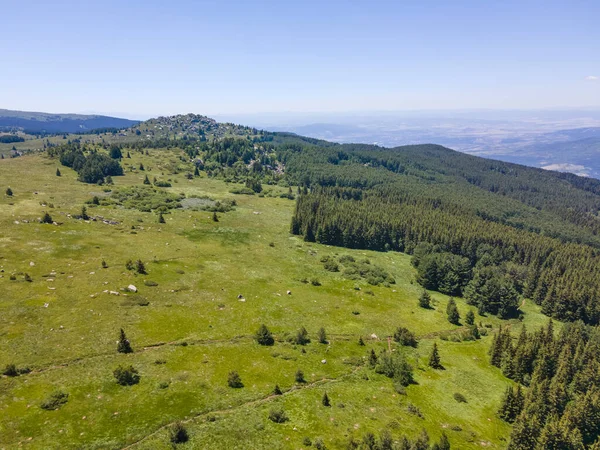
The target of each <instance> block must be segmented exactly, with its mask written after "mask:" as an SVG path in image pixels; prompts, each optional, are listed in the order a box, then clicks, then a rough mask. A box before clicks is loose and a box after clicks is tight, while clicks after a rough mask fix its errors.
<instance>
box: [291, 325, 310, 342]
mask: <svg viewBox="0 0 600 450" xmlns="http://www.w3.org/2000/svg"><path fill="white" fill-rule="evenodd" d="M309 342H310V339H309V338H308V331H306V328H304V327H302V328H300V329H299V330H298V332H297V333H296V337H295V338H294V343H295V344H297V345H306V344H308V343H309Z"/></svg>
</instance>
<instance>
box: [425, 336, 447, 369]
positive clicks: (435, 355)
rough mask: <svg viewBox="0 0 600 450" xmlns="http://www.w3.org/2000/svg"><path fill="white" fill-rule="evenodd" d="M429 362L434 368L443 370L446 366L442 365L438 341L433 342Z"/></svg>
mask: <svg viewBox="0 0 600 450" xmlns="http://www.w3.org/2000/svg"><path fill="white" fill-rule="evenodd" d="M427 364H428V365H429V367H431V368H432V369H438V370H441V369H443V368H444V366H442V362H441V359H440V354H439V351H438V347H437V343H436V342H434V343H433V347H432V349H431V353H430V354H429V360H428V362H427Z"/></svg>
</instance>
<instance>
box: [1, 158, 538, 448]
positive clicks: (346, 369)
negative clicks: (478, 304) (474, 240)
mask: <svg viewBox="0 0 600 450" xmlns="http://www.w3.org/2000/svg"><path fill="white" fill-rule="evenodd" d="M159 155H160V156H159ZM124 162H126V163H132V164H133V165H136V166H137V164H139V162H143V163H144V165H145V166H146V168H147V169H148V168H150V169H151V170H150V171H147V173H148V175H149V176H150V178H152V177H153V176H157V177H158V178H161V179H164V178H172V179H173V180H176V181H177V182H176V183H174V184H173V186H174V187H173V188H171V189H170V190H172V191H173V192H175V193H178V192H185V193H186V194H188V195H191V194H199V195H202V194H209V195H211V196H212V197H213V198H226V197H231V196H232V194H229V193H228V191H229V188H230V187H229V186H227V185H226V184H225V183H223V182H220V181H216V180H210V179H207V178H200V179H195V180H193V181H188V180H185V179H184V177H183V176H182V175H174V176H173V175H168V172H167V171H164V170H165V169H166V168H167V167H169V166H170V165H171V164H176V158H175V154H171V153H169V152H162V153H159V152H158V151H156V152H152V151H151V154H150V156H140V155H139V154H135V155H134V156H133V159H132V160H124ZM55 170H56V162H55V161H51V160H48V159H47V158H46V157H44V156H42V155H37V156H26V157H22V158H16V159H11V160H2V161H0V180H2V186H1V187H2V197H0V229H2V231H3V232H2V235H1V237H0V266H1V268H2V269H4V273H1V274H0V275H2V276H3V277H2V278H0V292H2V294H0V298H1V300H0V342H2V346H1V347H0V365H2V366H4V365H5V364H7V363H15V364H17V365H18V366H30V367H31V368H33V369H34V373H32V374H29V375H26V376H21V377H17V378H6V377H4V378H0V448H13V447H16V446H17V445H18V443H19V442H22V443H23V445H24V446H25V445H26V446H27V447H29V448H122V447H124V446H126V445H128V444H134V443H136V442H138V441H140V440H141V442H139V443H137V444H136V445H133V446H132V448H140V449H141V448H147V449H151V448H152V449H154V448H168V440H167V432H166V430H165V429H164V428H161V427H162V426H163V425H165V424H168V423H171V422H173V421H175V420H187V421H189V422H188V429H189V430H190V432H191V436H192V438H191V441H190V442H189V443H188V444H185V445H184V446H181V448H215V446H216V445H218V446H220V447H222V448H236V447H237V448H248V447H254V448H263V447H264V448H267V447H268V448H301V447H302V438H303V437H304V436H310V437H311V438H313V439H314V438H315V437H318V436H320V437H322V438H323V439H324V440H325V443H326V444H327V447H328V448H342V447H343V445H344V443H345V442H346V440H347V436H349V435H351V434H353V435H355V436H356V437H359V438H360V437H362V435H363V434H364V432H366V431H367V430H371V431H374V432H376V433H378V432H379V431H380V430H381V429H383V428H385V427H389V428H390V430H391V431H392V433H393V435H394V437H399V436H401V435H402V434H403V433H406V434H409V435H415V434H416V433H418V432H419V431H420V429H421V428H422V427H425V428H426V429H427V430H428V431H429V432H430V434H431V435H432V437H434V438H437V437H438V436H439V434H440V433H441V431H442V430H443V429H446V430H447V432H448V434H449V437H450V440H451V442H452V444H453V445H454V446H455V448H478V447H480V446H482V445H486V446H487V447H488V448H503V447H504V446H505V442H504V441H503V438H506V437H507V436H508V432H509V428H508V427H507V426H506V425H505V424H503V423H502V422H501V421H499V420H498V419H497V418H496V417H495V416H494V413H495V411H496V409H497V406H498V404H499V401H500V397H501V395H502V393H503V390H504V386H505V385H506V383H507V381H506V380H505V379H504V378H503V376H502V375H501V373H500V372H499V371H498V370H497V369H495V368H491V367H490V366H489V364H488V362H487V360H488V358H487V353H486V352H487V348H488V347H489V344H490V341H491V337H486V338H484V339H482V340H481V341H478V342H471V343H468V342H465V343H453V342H447V341H441V340H440V339H436V333H438V332H441V331H444V330H451V329H453V328H456V327H455V326H453V325H450V324H449V323H448V322H447V321H446V320H445V314H444V311H445V304H446V302H447V298H446V297H445V296H442V295H439V294H435V293H434V294H433V297H434V299H435V301H436V303H437V305H436V310H434V311H426V310H423V309H420V308H418V307H417V306H416V299H417V297H418V294H419V291H420V289H419V287H418V286H417V285H416V284H414V283H413V278H414V272H413V269H412V268H411V266H410V263H409V257H408V256H406V255H403V254H398V253H375V252H368V251H350V250H344V249H338V248H328V247H325V246H322V245H318V244H307V243H305V242H302V241H301V240H298V239H297V238H296V237H290V235H289V234H288V227H289V220H290V216H291V213H292V209H293V202H291V201H289V200H287V199H280V198H267V197H265V198H259V197H256V196H251V197H247V196H237V197H236V200H237V201H238V205H239V206H238V207H237V208H236V210H235V211H233V212H229V213H227V214H221V215H220V221H219V222H218V223H215V222H213V221H212V220H211V214H210V213H207V212H191V211H188V210H177V211H175V212H173V213H172V214H169V215H166V216H165V218H166V222H167V223H166V224H163V225H160V224H158V223H157V220H156V216H155V215H154V214H150V213H141V212H138V211H131V210H123V209H109V208H102V207H101V208H97V209H89V211H88V212H89V213H90V214H92V215H95V214H99V215H102V216H104V217H106V218H110V219H114V220H117V221H119V222H120V224H119V225H106V224H103V223H101V222H91V223H85V222H83V221H78V220H75V219H70V218H68V217H66V215H63V214H62V213H72V214H76V213H78V212H79V211H80V209H81V205H82V204H83V202H84V201H85V200H88V199H89V198H90V197H91V196H92V195H94V194H97V193H101V192H102V190H101V188H99V187H97V186H93V185H84V184H82V183H79V182H77V181H76V174H75V173H74V172H73V171H71V170H70V169H67V168H62V167H61V171H62V173H63V176H62V177H56V176H55ZM161 171H164V176H161V173H160V172H161ZM144 175H145V173H144V172H139V173H136V172H129V171H128V172H127V174H126V175H125V176H124V177H118V178H115V182H116V184H117V186H119V185H130V184H141V182H142V180H143V177H144ZM6 186H11V188H12V189H13V191H14V192H15V196H14V197H13V198H12V199H8V198H7V197H5V196H4V195H3V192H4V190H5V187H6ZM273 189H274V190H275V191H277V192H278V191H281V192H283V191H284V189H283V188H273ZM40 202H42V203H43V202H51V203H53V204H54V208H53V209H48V208H47V207H43V206H41V205H40ZM10 203H13V204H12V205H11V204H10ZM45 210H48V211H49V212H50V213H51V214H52V216H53V217H54V219H55V220H56V221H59V222H63V224H62V225H61V226H58V227H56V226H52V225H40V224H37V223H23V222H22V221H23V219H28V220H34V219H35V218H37V217H40V216H41V215H42V213H43V211H45ZM256 213H260V214H256ZM15 221H19V222H21V223H19V224H15V223H14V222H15ZM132 225H135V226H136V227H137V228H138V229H137V230H136V232H137V234H131V227H132ZM269 243H273V244H274V246H270V245H269ZM345 253H347V254H352V255H354V256H356V257H362V256H363V255H366V256H368V257H369V258H370V259H371V260H372V261H373V263H375V264H379V265H381V266H383V267H385V268H386V269H387V270H388V271H390V272H391V273H392V274H393V275H394V276H395V278H396V280H397V284H396V285H395V286H393V287H392V288H384V287H374V288H373V287H369V286H367V285H365V286H362V290H360V291H357V290H355V289H354V285H355V282H354V281H350V280H344V279H343V278H342V277H341V275H340V274H332V273H329V272H325V271H324V270H323V268H322V264H321V263H320V262H319V259H320V258H321V257H322V256H323V255H334V254H345ZM137 258H141V259H142V260H143V261H145V262H146V263H147V267H148V272H149V274H148V275H146V276H141V275H139V276H135V275H133V274H131V273H130V272H127V271H126V270H125V268H124V263H125V261H127V260H128V259H134V260H135V259H137ZM102 259H105V260H106V262H107V263H108V265H109V268H108V269H102V268H101V261H102ZM30 262H34V264H35V265H34V266H31V265H30ZM52 271H54V272H56V276H52V277H50V278H51V279H53V280H54V281H49V280H48V279H47V278H44V277H42V275H44V274H49V273H51V272H52ZM14 272H28V273H29V274H30V275H31V276H32V278H33V282H32V283H27V282H25V281H9V274H11V273H14ZM181 272H183V273H181ZM315 277H316V278H318V279H319V280H320V281H321V282H322V286H319V287H315V286H312V285H311V284H304V283H302V282H301V281H300V280H302V279H303V278H308V279H311V278H315ZM20 278H21V277H19V280H20ZM144 280H152V281H156V282H158V284H159V285H158V286H157V287H147V286H145V285H144V283H143V282H144ZM129 284H135V285H136V286H137V287H138V288H139V289H140V295H142V296H144V297H146V298H147V299H148V300H149V301H150V304H149V305H148V306H145V307H140V306H127V305H126V302H127V300H129V297H125V296H123V295H121V296H112V295H109V294H106V293H103V292H102V291H103V290H107V289H108V290H118V289H119V288H121V287H124V286H127V285H129ZM50 287H53V288H55V289H50ZM369 289H371V290H372V291H373V293H374V295H373V296H371V295H366V293H365V292H366V291H367V290H369ZM287 290H291V291H292V295H290V296H288V295H286V291H287ZM238 294H243V295H244V297H245V299H246V301H245V302H241V301H239V300H238V299H237V295H238ZM92 296H93V297H92ZM45 303H48V304H49V306H48V307H47V308H45V307H43V306H44V304H45ZM467 308H468V306H467V305H465V304H464V302H463V301H462V300H459V309H460V310H461V313H462V314H463V315H464V313H465V312H466V311H467ZM352 311H359V312H360V314H359V315H354V314H352ZM478 320H482V321H483V322H484V323H488V324H493V325H494V327H497V326H498V324H499V321H497V320H496V319H494V318H478ZM543 321H544V320H543V317H542V316H541V315H540V314H539V313H538V312H536V310H535V308H532V307H529V306H528V307H527V314H526V323H528V325H529V326H530V327H535V326H537V325H539V324H541V323H543ZM261 323H266V324H267V325H268V326H269V327H270V328H271V329H272V330H273V331H274V333H275V334H276V336H277V337H278V338H279V339H281V340H283V338H284V337H285V334H286V333H294V332H295V330H297V329H298V328H299V327H300V326H306V328H307V329H308V330H309V332H310V333H311V335H312V337H313V343H311V344H309V345H308V346H307V347H306V353H302V352H301V350H300V349H299V348H294V346H292V345H290V344H287V343H282V342H278V343H276V345H275V346H274V347H270V348H265V347H260V346H258V345H257V344H256V343H254V342H253V341H252V338H251V336H252V334H253V333H254V331H255V330H256V329H257V328H258V326H259V325H260V324H261ZM400 325H404V326H407V327H409V328H410V329H411V330H413V331H415V332H416V333H417V334H418V335H419V336H421V337H422V340H421V343H420V345H419V347H418V349H417V350H413V351H410V352H409V354H410V355H409V358H410V360H411V361H412V362H413V364H414V365H415V366H416V370H415V375H416V380H417V382H418V385H414V386H410V387H409V388H408V389H407V395H406V396H401V395H399V394H397V393H396V392H395V391H394V390H393V387H392V383H391V381H390V380H389V379H387V378H384V377H382V376H379V375H376V374H374V373H373V372H372V371H370V370H368V369H366V368H364V367H358V368H357V367H356V366H355V365H354V364H352V362H353V361H356V360H357V359H358V358H363V357H364V356H366V355H367V352H368V351H369V349H370V348H375V349H381V348H384V347H387V341H386V340H385V338H384V337H385V336H387V335H389V334H391V333H392V332H393V330H394V329H395V328H396V327H397V326H400ZM321 326H324V327H325V328H326V330H327V332H328V334H329V338H330V341H331V342H330V345H323V344H318V343H317V342H316V339H315V335H316V331H317V330H318V329H319V327H321ZM514 326H515V328H517V327H518V326H519V325H518V324H514ZM120 327H123V328H125V330H126V331H127V334H128V337H129V338H130V340H131V341H132V344H133V346H134V348H135V349H136V352H135V353H134V354H131V355H120V354H117V353H116V351H115V340H116V337H117V332H118V329H119V328H120ZM372 333H375V334H376V335H377V336H379V337H380V338H383V339H382V340H378V339H367V337H369V336H370V335H371V334H372ZM358 336H363V337H364V338H365V340H366V341H367V346H366V347H360V346H358V345H357V343H356V342H357V339H358ZM434 340H437V342H438V344H439V345H440V351H441V355H442V361H443V363H444V364H445V366H446V368H447V370H445V371H441V372H436V371H433V370H431V369H428V368H427V367H426V359H427V355H428V352H429V349H430V348H431V345H432V343H433V342H434ZM184 341H185V342H187V343H188V345H187V346H181V345H177V344H178V343H181V342H184ZM157 359H164V360H166V364H162V365H157V364H154V361H156V360H157ZM323 359H326V360H327V363H326V364H323V363H321V360H323ZM120 363H123V364H133V365H134V366H135V367H136V368H138V369H139V371H140V373H141V375H142V380H141V383H140V384H139V385H137V386H133V387H128V388H125V387H120V386H117V385H116V384H115V382H114V379H113V377H112V370H113V369H114V368H115V367H116V366H117V365H118V364H120ZM298 368H301V369H303V370H304V372H305V374H306V378H307V380H308V383H307V384H306V385H304V386H301V387H295V383H294V373H295V372H296V370H297V369H298ZM230 370H237V371H238V372H239V373H240V375H241V377H242V380H243V382H244V384H245V387H244V388H243V389H230V388H228V387H227V385H226V378H227V373H228V372H229V371H230ZM366 378H368V381H367V380H366ZM161 382H168V383H170V385H169V387H168V388H167V389H161V388H159V383H161ZM276 383H277V384H279V385H280V386H281V387H282V389H283V390H285V391H288V390H290V389H291V390H290V391H289V392H286V394H285V395H284V396H282V397H271V396H270V392H271V391H272V389H273V386H274V385H275V384H276ZM56 389H62V390H64V391H66V392H68V393H69V394H70V397H69V402H68V403H67V404H66V405H65V406H64V407H63V408H61V409H60V410H58V411H44V410H41V409H40V408H39V403H40V402H41V401H42V400H43V399H45V398H46V397H47V396H48V395H49V394H50V393H51V392H53V391H54V390H56ZM324 391H327V392H328V394H329V396H330V398H331V399H332V404H333V406H332V407H331V408H324V407H323V406H322V405H321V404H320V399H321V397H322V394H323V392H324ZM455 392H461V393H463V394H464V395H465V396H466V397H467V399H468V400H469V401H468V403H466V404H459V403H457V402H456V401H455V400H454V399H453V397H452V395H453V393H455ZM408 403H412V404H414V405H416V406H418V408H419V409H420V410H421V412H422V413H423V416H424V418H423V419H420V418H418V417H417V416H415V415H411V414H409V413H408V412H407V405H408ZM274 404H281V405H282V406H283V407H284V408H285V410H286V411H287V413H288V415H289V417H290V421H289V422H287V423H285V424H281V425H277V424H274V423H272V422H270V421H269V420H268V419H267V415H268V411H269V409H270V408H271V407H272V406H273V405H274ZM209 418H210V420H208V419H209ZM212 419H215V420H214V421H213V420H212ZM452 426H458V427H460V428H461V429H462V431H451V428H450V427H452Z"/></svg>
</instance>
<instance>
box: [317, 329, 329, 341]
mask: <svg viewBox="0 0 600 450" xmlns="http://www.w3.org/2000/svg"><path fill="white" fill-rule="evenodd" d="M317 338H318V339H319V343H320V344H327V334H326V333H325V328H323V327H321V328H319V331H318V332H317Z"/></svg>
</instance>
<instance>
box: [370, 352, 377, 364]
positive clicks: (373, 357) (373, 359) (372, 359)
mask: <svg viewBox="0 0 600 450" xmlns="http://www.w3.org/2000/svg"><path fill="white" fill-rule="evenodd" d="M376 365H377V354H376V353H375V350H373V349H371V352H370V353H369V367H370V368H371V369H374V368H375V366H376Z"/></svg>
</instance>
